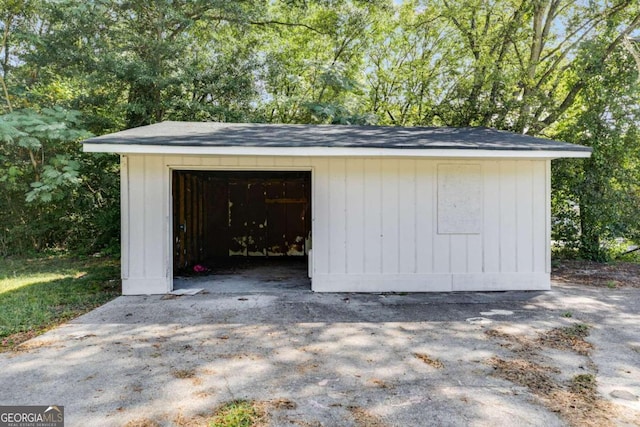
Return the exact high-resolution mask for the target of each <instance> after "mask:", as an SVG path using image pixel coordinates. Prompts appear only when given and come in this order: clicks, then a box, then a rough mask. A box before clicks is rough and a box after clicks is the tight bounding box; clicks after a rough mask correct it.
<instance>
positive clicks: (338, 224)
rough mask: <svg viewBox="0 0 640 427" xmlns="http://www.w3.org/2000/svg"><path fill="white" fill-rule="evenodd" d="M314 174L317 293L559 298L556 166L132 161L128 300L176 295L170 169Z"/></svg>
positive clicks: (270, 159) (127, 201)
mask: <svg viewBox="0 0 640 427" xmlns="http://www.w3.org/2000/svg"><path fill="white" fill-rule="evenodd" d="M172 169H201V170H310V171H311V172H312V239H311V240H312V242H311V246H312V249H313V250H312V252H311V254H312V255H311V256H312V260H310V265H311V266H312V272H311V276H312V289H313V290H314V291H320V292H352V291H355V292H380V291H398V292H401V291H403V292H437V291H474V290H507V289H509V290H517V289H522V290H525V289H526V290H534V289H549V284H550V280H549V271H550V253H549V233H550V224H549V222H550V218H549V200H550V196H549V192H550V185H549V182H550V181H549V180H550V176H549V175H550V160H548V159H540V160H535V159H534V160H511V159H497V160H490V159H486V160H485V159H477V160H476V159H464V160H455V159H453V160H448V159H425V158H384V157H377V158H356V157H300V156H296V157H286V156H282V157H280V156H180V155H149V154H139V155H138V154H130V155H127V156H126V157H125V156H123V157H122V172H121V173H122V234H123V235H122V238H123V240H122V242H123V261H122V262H123V267H122V272H123V273H122V274H123V293H124V294H159V293H165V292H167V291H169V290H171V287H172V275H173V273H172V246H171V245H172V242H171V239H172V237H171V236H172V230H171V224H172V221H171V215H172V213H171V188H170V183H171V170H172Z"/></svg>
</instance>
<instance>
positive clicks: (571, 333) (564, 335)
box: [538, 323, 593, 356]
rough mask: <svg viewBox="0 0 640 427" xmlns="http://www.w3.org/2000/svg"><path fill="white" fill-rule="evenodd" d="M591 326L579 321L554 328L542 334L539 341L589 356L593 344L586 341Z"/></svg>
mask: <svg viewBox="0 0 640 427" xmlns="http://www.w3.org/2000/svg"><path fill="white" fill-rule="evenodd" d="M587 335H589V327H588V326H587V325H585V324H582V323H578V324H576V325H573V326H567V327H564V328H554V329H551V330H550V331H547V332H544V333H542V334H540V336H539V338H538V342H540V344H542V345H543V346H546V347H551V348H555V349H558V350H571V351H574V352H576V353H578V354H581V355H583V356H588V355H589V353H590V352H591V349H593V345H592V344H591V343H590V342H588V341H586V340H585V338H586V337H587Z"/></svg>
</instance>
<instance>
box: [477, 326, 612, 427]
mask: <svg viewBox="0 0 640 427" xmlns="http://www.w3.org/2000/svg"><path fill="white" fill-rule="evenodd" d="M485 334H486V335H487V336H489V337H490V338H492V339H496V340H500V341H502V343H501V344H500V345H501V346H502V347H503V348H506V349H508V350H509V351H511V352H512V354H513V356H514V357H511V358H509V357H507V358H499V357H493V358H491V359H489V360H488V361H487V363H488V364H489V365H490V366H492V367H493V369H494V375H496V376H497V377H500V378H504V379H506V380H508V381H511V382H512V383H514V384H518V385H520V386H523V387H526V388H527V389H529V391H530V392H531V393H533V394H534V395H535V396H537V397H538V398H539V399H540V400H541V402H542V403H543V404H544V405H545V406H546V407H547V408H549V409H550V410H551V411H553V412H557V413H558V414H559V415H560V417H562V418H563V419H564V420H565V421H566V422H567V423H569V424H570V425H572V426H613V425H615V421H614V420H615V419H616V418H617V416H618V414H617V411H616V408H615V407H614V406H613V405H612V404H611V403H609V402H607V401H606V400H604V399H603V398H602V397H601V396H600V395H598V393H597V387H596V376H595V375H596V372H595V371H593V372H588V373H586V374H580V375H575V376H574V377H572V378H571V380H570V381H566V380H564V381H563V380H562V379H561V378H560V377H561V374H562V371H561V370H560V369H559V368H558V367H556V366H553V360H552V359H550V358H549V357H547V356H545V354H544V349H545V348H554V349H557V350H561V351H568V352H573V353H576V354H578V355H580V356H582V357H586V358H587V359H589V354H590V350H591V349H592V345H591V344H590V343H589V342H587V341H586V340H585V338H586V337H587V336H588V335H589V327H588V325H585V324H580V323H578V324H575V325H571V326H567V327H563V328H553V329H550V330H548V331H543V332H539V333H538V336H537V338H528V337H524V336H519V335H515V334H508V333H505V332H502V331H498V330H494V329H490V330H487V331H486V332H485ZM589 361H590V362H591V360H590V359H589ZM589 365H590V366H591V367H593V366H595V365H594V364H593V363H589ZM591 369H592V370H593V368H591Z"/></svg>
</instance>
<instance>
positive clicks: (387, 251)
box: [380, 159, 400, 274]
mask: <svg viewBox="0 0 640 427" xmlns="http://www.w3.org/2000/svg"><path fill="white" fill-rule="evenodd" d="M380 173H381V174H382V207H381V211H380V213H381V215H382V242H381V243H382V273H383V274H397V273H398V252H399V245H398V240H399V231H400V230H399V216H398V160H396V159H385V160H383V161H382V167H381V172H380Z"/></svg>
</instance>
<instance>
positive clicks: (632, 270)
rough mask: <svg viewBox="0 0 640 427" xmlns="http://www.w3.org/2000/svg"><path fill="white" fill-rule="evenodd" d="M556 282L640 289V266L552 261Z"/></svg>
mask: <svg viewBox="0 0 640 427" xmlns="http://www.w3.org/2000/svg"><path fill="white" fill-rule="evenodd" d="M551 278H552V279H553V280H555V281H557V282H562V283H571V284H576V285H587V286H597V287H608V288H640V264H636V263H630V262H611V263H599V262H591V261H578V260H563V261H554V267H553V269H552V271H551Z"/></svg>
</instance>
